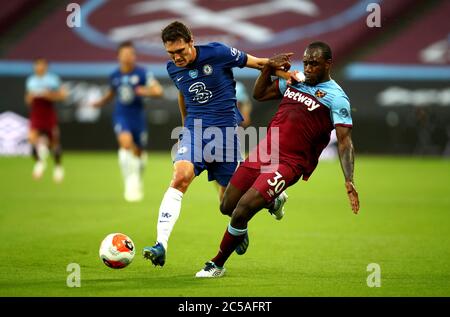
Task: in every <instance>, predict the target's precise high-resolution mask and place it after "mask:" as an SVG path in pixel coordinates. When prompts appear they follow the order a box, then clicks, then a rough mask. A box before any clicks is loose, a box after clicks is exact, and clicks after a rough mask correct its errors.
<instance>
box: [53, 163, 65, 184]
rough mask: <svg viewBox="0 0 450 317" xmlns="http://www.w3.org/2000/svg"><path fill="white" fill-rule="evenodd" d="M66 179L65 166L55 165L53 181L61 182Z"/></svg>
mask: <svg viewBox="0 0 450 317" xmlns="http://www.w3.org/2000/svg"><path fill="white" fill-rule="evenodd" d="M63 179H64V168H63V167H62V166H60V165H57V166H55V168H54V169H53V181H54V182H55V183H61V182H62V181H63Z"/></svg>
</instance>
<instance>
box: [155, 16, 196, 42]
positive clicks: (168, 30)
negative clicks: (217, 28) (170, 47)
mask: <svg viewBox="0 0 450 317" xmlns="http://www.w3.org/2000/svg"><path fill="white" fill-rule="evenodd" d="M161 39H162V41H163V43H166V42H173V41H176V40H178V39H183V40H184V41H185V42H186V43H189V42H190V41H192V33H191V30H189V28H188V27H187V26H186V25H185V24H183V23H181V22H179V21H174V22H172V23H170V24H169V25H168V26H166V27H165V28H164V29H163V30H162V31H161Z"/></svg>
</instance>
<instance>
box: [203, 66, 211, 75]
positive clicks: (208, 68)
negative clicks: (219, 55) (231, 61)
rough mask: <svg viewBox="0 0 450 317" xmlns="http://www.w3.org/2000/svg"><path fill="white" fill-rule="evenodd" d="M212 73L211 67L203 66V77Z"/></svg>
mask: <svg viewBox="0 0 450 317" xmlns="http://www.w3.org/2000/svg"><path fill="white" fill-rule="evenodd" d="M212 72H213V68H212V66H211V65H209V64H206V65H205V66H203V73H204V74H205V75H211V74H212Z"/></svg>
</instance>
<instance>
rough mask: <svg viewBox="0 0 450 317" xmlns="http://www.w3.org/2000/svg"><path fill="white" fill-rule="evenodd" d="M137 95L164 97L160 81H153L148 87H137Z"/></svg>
mask: <svg viewBox="0 0 450 317" xmlns="http://www.w3.org/2000/svg"><path fill="white" fill-rule="evenodd" d="M135 91H136V94H137V95H138V96H141V97H158V98H159V97H162V96H163V93H164V91H163V88H162V86H161V84H160V83H159V81H157V80H156V79H153V80H152V81H151V82H150V83H149V84H148V85H147V86H137V87H136V90H135Z"/></svg>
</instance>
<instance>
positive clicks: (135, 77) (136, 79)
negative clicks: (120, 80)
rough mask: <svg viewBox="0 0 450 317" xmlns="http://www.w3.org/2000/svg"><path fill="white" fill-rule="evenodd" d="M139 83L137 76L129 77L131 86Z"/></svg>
mask: <svg viewBox="0 0 450 317" xmlns="http://www.w3.org/2000/svg"><path fill="white" fill-rule="evenodd" d="M138 82H139V76H138V75H133V76H131V77H130V83H131V84H132V85H136V84H137V83H138Z"/></svg>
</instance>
